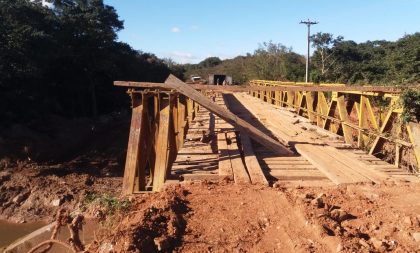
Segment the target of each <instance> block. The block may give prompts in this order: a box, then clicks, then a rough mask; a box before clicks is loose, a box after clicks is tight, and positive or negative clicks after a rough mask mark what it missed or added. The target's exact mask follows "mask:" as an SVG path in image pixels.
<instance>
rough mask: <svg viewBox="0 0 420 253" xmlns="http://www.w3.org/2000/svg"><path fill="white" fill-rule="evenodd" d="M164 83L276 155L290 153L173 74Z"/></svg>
mask: <svg viewBox="0 0 420 253" xmlns="http://www.w3.org/2000/svg"><path fill="white" fill-rule="evenodd" d="M165 84H168V85H169V86H170V87H172V88H173V89H176V90H177V91H178V92H180V93H182V94H183V95H185V96H187V97H189V98H191V99H193V100H194V101H196V102H197V103H199V104H200V105H202V106H203V107H205V108H206V109H207V110H209V111H211V112H213V113H214V114H216V115H217V116H219V117H220V118H222V119H224V120H225V121H226V122H228V123H229V124H232V125H234V126H235V127H236V128H237V129H238V130H239V131H241V132H243V133H246V134H248V135H249V136H250V137H251V138H252V139H254V140H255V141H257V142H259V143H260V144H261V145H263V146H265V147H267V148H269V149H270V150H272V151H273V152H274V153H276V154H278V155H290V154H291V152H290V150H288V149H287V148H285V147H284V146H283V145H282V144H280V143H279V142H277V141H275V140H274V139H272V138H271V137H269V136H267V135H266V134H264V133H263V132H261V131H260V130H258V129H257V128H255V127H254V126H252V125H251V124H249V123H248V122H246V121H245V120H243V119H241V118H239V117H237V116H236V115H235V114H233V113H231V112H230V111H229V110H227V109H225V108H222V107H220V106H218V105H217V104H216V103H214V102H213V101H211V100H210V99H209V98H207V97H205V96H204V95H202V94H201V93H200V92H198V91H196V90H195V89H194V88H192V87H191V86H189V85H187V84H185V83H184V82H182V81H181V80H179V79H178V78H176V77H175V76H173V75H170V76H169V77H168V79H167V80H166V81H165Z"/></svg>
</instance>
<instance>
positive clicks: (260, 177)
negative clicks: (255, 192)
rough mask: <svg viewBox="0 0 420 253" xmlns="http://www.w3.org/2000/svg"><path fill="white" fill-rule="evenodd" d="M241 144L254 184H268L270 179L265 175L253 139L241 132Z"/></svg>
mask: <svg viewBox="0 0 420 253" xmlns="http://www.w3.org/2000/svg"><path fill="white" fill-rule="evenodd" d="M241 144H242V150H243V154H244V160H245V165H246V168H247V169H248V173H249V177H250V178H251V182H252V183H253V184H261V185H268V181H267V179H266V178H265V176H264V173H263V171H262V169H261V166H260V164H259V163H258V159H257V157H256V156H255V153H254V150H253V149H252V144H251V140H250V138H249V136H248V135H246V134H241Z"/></svg>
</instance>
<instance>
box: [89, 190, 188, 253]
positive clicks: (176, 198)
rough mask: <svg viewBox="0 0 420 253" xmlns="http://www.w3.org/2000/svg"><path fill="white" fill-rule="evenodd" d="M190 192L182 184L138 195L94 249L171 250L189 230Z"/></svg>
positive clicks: (128, 250) (93, 246) (108, 250)
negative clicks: (187, 227) (185, 217)
mask: <svg viewBox="0 0 420 253" xmlns="http://www.w3.org/2000/svg"><path fill="white" fill-rule="evenodd" d="M187 194H188V191H187V190H185V189H182V188H181V187H179V186H178V187H169V188H166V189H165V190H164V191H163V192H160V193H150V194H144V195H142V196H140V197H137V198H135V199H134V200H133V201H132V207H131V212H129V213H128V214H127V215H125V217H124V218H122V220H121V221H119V222H117V223H116V225H115V227H113V228H111V229H109V230H108V231H107V232H106V233H104V234H103V236H102V238H101V239H100V241H97V242H94V243H93V244H92V245H91V246H90V249H91V250H93V251H95V252H96V251H98V252H158V251H164V252H170V251H171V250H173V249H174V248H175V247H176V246H178V245H179V243H180V241H181V236H182V235H183V234H184V231H185V219H184V215H185V214H186V213H187V212H188V208H187V205H186V204H187V203H186V199H185V197H186V195H187Z"/></svg>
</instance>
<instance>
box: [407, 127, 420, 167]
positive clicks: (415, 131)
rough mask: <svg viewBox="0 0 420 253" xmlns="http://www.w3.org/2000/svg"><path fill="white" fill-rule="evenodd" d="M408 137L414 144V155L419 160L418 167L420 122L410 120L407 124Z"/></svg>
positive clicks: (418, 164) (418, 165)
mask: <svg viewBox="0 0 420 253" xmlns="http://www.w3.org/2000/svg"><path fill="white" fill-rule="evenodd" d="M406 126H407V132H408V137H409V138H410V142H411V144H413V150H414V155H415V157H416V160H417V167H418V168H420V124H418V123H417V124H416V123H414V122H410V123H408V124H406Z"/></svg>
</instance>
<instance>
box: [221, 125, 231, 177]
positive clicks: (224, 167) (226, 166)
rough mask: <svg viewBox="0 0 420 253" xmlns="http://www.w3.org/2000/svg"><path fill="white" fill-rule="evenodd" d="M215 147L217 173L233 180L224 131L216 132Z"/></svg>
mask: <svg viewBox="0 0 420 253" xmlns="http://www.w3.org/2000/svg"><path fill="white" fill-rule="evenodd" d="M217 147H218V150H219V175H220V176H221V177H228V178H229V179H231V180H233V170H232V164H231V161H230V156H229V149H228V145H227V141H226V133H218V134H217Z"/></svg>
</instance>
